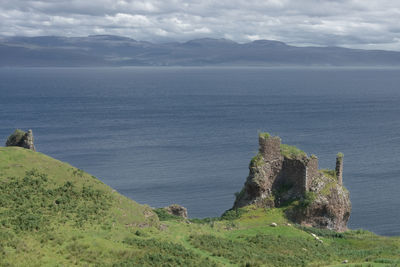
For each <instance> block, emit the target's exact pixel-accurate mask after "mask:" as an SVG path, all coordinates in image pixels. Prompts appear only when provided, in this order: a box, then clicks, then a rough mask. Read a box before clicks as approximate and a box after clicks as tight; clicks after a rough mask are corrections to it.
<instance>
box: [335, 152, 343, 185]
mask: <svg viewBox="0 0 400 267" xmlns="http://www.w3.org/2000/svg"><path fill="white" fill-rule="evenodd" d="M335 171H336V178H337V180H338V183H339V184H340V185H343V153H340V152H339V153H338V154H337V156H336V168H335Z"/></svg>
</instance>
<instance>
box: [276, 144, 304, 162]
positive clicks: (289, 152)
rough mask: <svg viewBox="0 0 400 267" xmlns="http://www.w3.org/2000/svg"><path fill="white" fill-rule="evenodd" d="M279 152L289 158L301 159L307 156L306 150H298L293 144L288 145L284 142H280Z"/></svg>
mask: <svg viewBox="0 0 400 267" xmlns="http://www.w3.org/2000/svg"><path fill="white" fill-rule="evenodd" d="M281 154H282V156H284V157H286V158H289V159H302V158H304V157H307V154H306V152H304V151H302V150H300V149H299V148H297V147H295V146H290V145H286V144H281Z"/></svg>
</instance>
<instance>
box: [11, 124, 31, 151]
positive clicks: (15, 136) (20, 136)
mask: <svg viewBox="0 0 400 267" xmlns="http://www.w3.org/2000/svg"><path fill="white" fill-rule="evenodd" d="M6 146H19V147H23V148H26V149H30V150H33V151H36V149H35V145H34V141H33V133H32V130H28V132H24V131H22V130H19V129H17V130H15V131H14V133H12V134H11V135H10V136H9V137H8V139H7V142H6Z"/></svg>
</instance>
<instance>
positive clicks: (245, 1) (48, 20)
mask: <svg viewBox="0 0 400 267" xmlns="http://www.w3.org/2000/svg"><path fill="white" fill-rule="evenodd" d="M0 3H1V4H0V33H1V34H2V35H30V36H32V35H68V36H85V35H91V34H116V35H124V36H128V37H131V38H134V39H138V40H148V41H155V42H165V41H172V40H174V41H186V40H189V39H193V38H202V37H214V38H229V39H232V40H234V41H237V42H248V41H250V40H255V39H274V40H281V41H284V42H288V43H290V44H294V45H324V46H325V45H336V46H346V47H355V48H357V47H359V48H364V47H365V48H377V49H379V48H381V49H395V50H400V46H399V44H400V40H399V39H400V38H399V27H398V19H399V17H400V2H397V1H389V0H330V1H329V0H303V1H299V0H297V1H296V0H218V1H217V0H196V1H195V0H192V1H183V0H141V1H136V0H70V1H67V0H39V1H34V0H12V1H11V0H0Z"/></svg>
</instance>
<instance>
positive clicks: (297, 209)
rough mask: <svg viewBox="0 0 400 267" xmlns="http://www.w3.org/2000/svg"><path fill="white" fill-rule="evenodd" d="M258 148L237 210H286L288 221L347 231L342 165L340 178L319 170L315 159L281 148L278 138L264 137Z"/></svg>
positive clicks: (347, 198) (345, 194) (346, 204)
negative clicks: (249, 208) (279, 208)
mask: <svg viewBox="0 0 400 267" xmlns="http://www.w3.org/2000/svg"><path fill="white" fill-rule="evenodd" d="M259 144H260V149H259V153H258V154H257V156H255V157H254V158H253V159H252V161H251V162H250V165H249V170H250V172H249V176H248V177H247V179H246V182H245V184H244V187H243V189H242V191H241V192H240V193H238V194H237V196H236V200H235V203H234V205H233V208H234V209H235V208H241V207H244V206H247V205H256V206H259V207H264V208H273V207H287V209H286V214H287V216H288V218H289V219H290V220H292V221H294V222H296V223H299V224H303V225H308V226H313V227H320V228H327V229H333V230H336V231H344V230H346V229H347V228H346V225H347V221H348V220H349V217H350V211H351V203H350V198H349V192H348V191H347V190H346V189H345V188H344V187H343V185H342V165H341V168H340V175H339V177H338V176H337V175H336V172H335V171H321V170H319V169H318V158H317V157H316V156H310V157H308V156H307V155H306V154H305V153H304V152H302V151H300V150H299V149H297V148H295V147H290V146H287V145H281V141H280V138H279V137H272V136H269V135H267V134H261V135H260V137H259ZM340 162H341V163H342V162H343V155H341V159H340Z"/></svg>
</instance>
